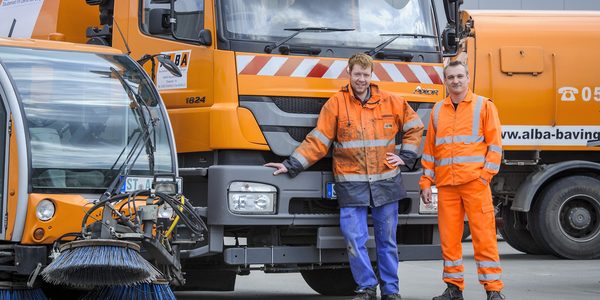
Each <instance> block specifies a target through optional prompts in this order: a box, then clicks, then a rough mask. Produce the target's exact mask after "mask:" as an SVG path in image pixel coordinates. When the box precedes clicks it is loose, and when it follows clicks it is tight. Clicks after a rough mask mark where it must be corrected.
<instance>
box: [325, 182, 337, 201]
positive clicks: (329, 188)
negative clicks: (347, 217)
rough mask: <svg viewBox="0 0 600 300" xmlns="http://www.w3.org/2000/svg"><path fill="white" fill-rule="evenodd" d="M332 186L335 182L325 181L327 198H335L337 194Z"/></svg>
mask: <svg viewBox="0 0 600 300" xmlns="http://www.w3.org/2000/svg"><path fill="white" fill-rule="evenodd" d="M334 186H335V182H328V183H327V198H328V199H337V195H336V194H335V189H334V188H333V187H334Z"/></svg>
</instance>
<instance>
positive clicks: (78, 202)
mask: <svg viewBox="0 0 600 300" xmlns="http://www.w3.org/2000/svg"><path fill="white" fill-rule="evenodd" d="M43 199H47V200H50V201H52V203H54V206H55V208H56V209H55V213H54V217H53V218H51V219H50V220H48V221H40V220H39V219H38V218H37V217H36V214H35V208H36V206H37V204H38V203H39V202H40V201H42V200H43ZM92 206H93V204H92V203H90V202H89V200H86V199H85V198H83V197H82V196H80V195H57V194H31V195H29V205H28V206H27V218H26V220H25V230H24V232H23V238H22V239H21V242H22V243H23V244H49V243H52V242H54V241H55V240H56V239H57V238H58V237H60V236H61V235H63V234H65V233H69V232H81V220H82V219H83V216H84V215H85V212H86V211H87V210H88V209H90V208H91V207H92ZM101 219H102V210H101V209H98V210H97V211H95V212H94V214H93V215H92V216H91V217H90V218H89V219H88V224H89V223H92V222H94V221H96V220H101ZM38 228H41V229H43V230H44V232H45V234H44V235H43V237H42V238H41V239H35V238H34V236H33V232H34V231H35V230H36V229H38Z"/></svg>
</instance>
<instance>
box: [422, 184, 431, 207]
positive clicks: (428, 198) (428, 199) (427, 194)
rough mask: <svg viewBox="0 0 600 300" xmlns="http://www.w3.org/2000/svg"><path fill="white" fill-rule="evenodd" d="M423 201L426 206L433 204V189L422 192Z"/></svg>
mask: <svg viewBox="0 0 600 300" xmlns="http://www.w3.org/2000/svg"><path fill="white" fill-rule="evenodd" d="M421 200H422V201H423V203H425V204H429V203H431V188H430V187H429V188H426V189H423V190H421Z"/></svg>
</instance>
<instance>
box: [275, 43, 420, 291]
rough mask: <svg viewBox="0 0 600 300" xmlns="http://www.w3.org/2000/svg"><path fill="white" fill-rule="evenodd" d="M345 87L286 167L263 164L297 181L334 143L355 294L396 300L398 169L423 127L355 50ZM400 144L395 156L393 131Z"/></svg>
mask: <svg viewBox="0 0 600 300" xmlns="http://www.w3.org/2000/svg"><path fill="white" fill-rule="evenodd" d="M346 71H347V72H348V73H349V75H350V85H346V86H344V87H342V89H341V90H340V91H339V92H337V93H336V94H335V95H333V96H332V97H331V98H329V100H327V102H326V103H325V105H323V108H322V109H321V113H320V115H319V119H318V121H317V126H316V127H315V129H314V130H313V131H311V132H310V133H309V134H308V135H307V136H306V139H305V140H304V141H303V142H302V144H300V146H298V148H296V150H295V151H294V153H292V155H291V156H290V157H289V158H288V159H287V160H285V161H284V162H283V163H268V164H266V165H265V166H268V167H274V168H276V169H277V170H276V171H275V172H274V173H273V174H274V175H277V174H281V173H288V174H289V175H290V176H292V177H294V176H296V175H297V174H298V173H299V172H301V171H303V170H306V169H307V168H308V167H310V166H311V165H313V164H314V163H315V162H317V161H318V160H319V159H321V158H322V157H324V156H325V155H326V154H327V153H328V151H329V148H330V146H331V145H332V144H333V146H334V147H333V173H334V176H335V181H336V185H335V191H336V194H337V197H338V203H339V206H340V230H341V231H342V234H343V235H344V238H345V240H346V244H347V250H348V259H349V261H350V269H351V271H352V275H353V277H354V280H355V281H356V283H357V285H358V287H357V290H356V292H357V297H356V298H354V299H377V295H376V292H377V290H376V288H377V285H378V283H379V282H381V286H380V290H381V295H382V299H400V298H401V297H400V294H398V292H399V288H398V246H397V244H396V228H397V226H398V200H400V199H403V198H406V197H407V194H406V191H405V190H404V186H403V185H402V176H401V174H400V169H399V167H398V166H400V165H405V164H409V165H412V164H414V162H415V160H416V159H417V151H418V147H419V145H420V142H421V137H422V134H423V123H422V122H421V120H420V119H419V116H418V115H417V114H416V113H415V112H414V111H413V110H412V108H411V107H410V106H409V105H408V103H407V102H406V100H404V99H403V98H401V97H399V96H397V95H394V94H391V93H387V92H385V91H382V90H380V89H379V87H378V86H377V85H375V84H373V83H371V74H372V71H373V61H372V59H371V57H370V56H368V55H366V54H364V53H359V54H355V55H354V56H352V57H351V58H350V60H349V61H348V68H347V70H346ZM398 132H402V133H403V136H402V147H401V149H400V151H398V152H397V151H396V143H395V141H396V134H397V133H398ZM369 208H370V209H371V215H372V219H373V226H374V229H375V230H374V231H375V245H376V252H377V269H378V273H379V279H378V278H377V276H376V274H375V272H374V271H373V267H372V266H371V260H370V259H369V254H368V252H367V247H366V242H367V240H368V238H369V233H368V226H367V216H368V210H369Z"/></svg>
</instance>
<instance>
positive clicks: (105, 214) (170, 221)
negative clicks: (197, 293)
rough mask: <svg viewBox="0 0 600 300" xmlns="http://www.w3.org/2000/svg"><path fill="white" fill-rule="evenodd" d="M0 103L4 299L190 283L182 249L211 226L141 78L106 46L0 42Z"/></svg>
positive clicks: (0, 281) (0, 293)
mask: <svg viewBox="0 0 600 300" xmlns="http://www.w3.org/2000/svg"><path fill="white" fill-rule="evenodd" d="M0 99H1V101H0V139H1V140H2V144H1V145H2V146H1V147H0V179H1V180H0V184H1V189H0V199H1V200H0V211H1V213H2V216H3V217H2V218H0V298H3V299H4V298H6V297H9V296H10V297H18V296H19V295H24V296H22V297H25V298H26V297H30V298H33V299H44V298H45V296H44V293H43V291H42V290H44V291H45V292H56V291H61V289H63V288H72V287H76V288H79V289H85V290H92V289H95V290H94V291H93V293H96V294H95V295H100V294H99V293H104V294H102V295H104V296H102V297H103V298H104V297H105V296H106V295H107V293H108V294H110V289H111V288H113V287H115V286H132V285H144V288H143V289H149V290H151V291H154V293H156V292H157V288H156V287H157V286H158V287H166V288H163V289H161V288H158V290H159V291H162V292H164V293H165V294H169V293H171V292H170V290H169V289H168V284H183V282H184V279H183V275H182V272H181V266H180V264H179V260H178V245H179V244H181V243H187V244H190V243H191V244H194V243H196V242H198V241H200V240H202V238H203V228H205V225H204V223H203V221H202V219H201V218H200V217H199V216H198V214H196V212H195V211H194V209H193V208H192V207H191V205H190V204H189V201H186V200H187V199H185V197H183V196H182V195H181V188H180V187H181V182H180V178H179V177H178V174H177V160H176V149H175V146H174V142H173V135H172V132H171V129H170V128H171V126H170V124H169V118H168V116H167V113H166V110H165V107H164V106H163V103H162V101H161V98H160V96H159V94H158V92H157V91H156V89H155V87H154V86H153V84H152V82H151V80H150V78H149V77H148V75H146V73H145V72H144V70H143V69H142V68H141V67H140V66H139V65H138V64H137V63H136V62H135V61H134V60H132V59H131V58H130V57H129V56H128V55H125V54H123V53H122V52H121V51H118V50H115V49H112V48H109V47H104V46H91V45H82V44H72V43H63V42H52V41H40V40H29V39H2V38H0ZM42 278H43V279H44V280H42ZM156 283H158V284H159V285H154V286H151V285H153V284H156ZM37 287H42V288H43V289H36V288H37ZM98 287H101V288H102V289H101V290H98V289H97V288H98ZM143 289H142V288H140V289H138V290H143ZM171 295H172V294H171ZM49 296H51V297H52V295H49ZM56 296H57V297H61V299H62V297H64V296H65V295H64V294H62V295H61V294H58V295H56ZM92 297H93V296H92ZM167 298H168V297H167Z"/></svg>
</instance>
